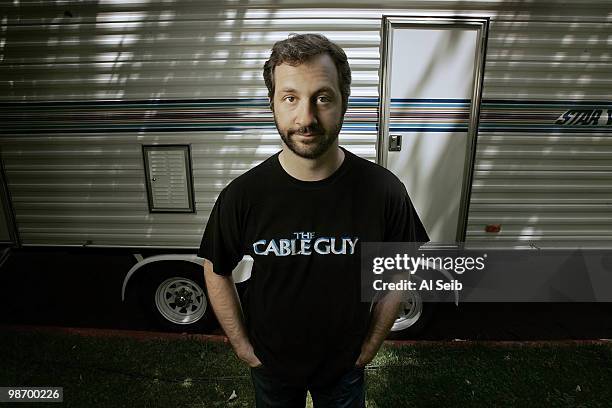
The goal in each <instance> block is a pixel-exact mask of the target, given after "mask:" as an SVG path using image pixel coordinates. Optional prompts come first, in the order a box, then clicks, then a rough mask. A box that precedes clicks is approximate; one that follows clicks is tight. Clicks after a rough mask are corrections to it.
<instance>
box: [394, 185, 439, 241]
mask: <svg viewBox="0 0 612 408" xmlns="http://www.w3.org/2000/svg"><path fill="white" fill-rule="evenodd" d="M387 208H388V210H389V211H388V213H387V217H386V226H385V227H386V228H385V239H384V241H385V242H429V236H428V235H427V231H426V230H425V227H424V226H423V223H422V222H421V219H420V218H419V215H418V214H417V212H416V209H415V208H414V206H413V205H412V201H411V200H410V197H409V196H408V192H407V191H406V187H405V186H404V183H402V182H401V181H399V180H398V185H397V187H396V188H394V191H393V192H392V193H391V195H390V199H389V205H388V206H387Z"/></svg>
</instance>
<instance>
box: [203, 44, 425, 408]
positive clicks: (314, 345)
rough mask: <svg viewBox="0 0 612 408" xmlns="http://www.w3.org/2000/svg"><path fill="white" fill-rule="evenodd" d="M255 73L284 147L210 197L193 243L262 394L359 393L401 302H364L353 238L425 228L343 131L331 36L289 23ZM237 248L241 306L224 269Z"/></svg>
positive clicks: (358, 401)
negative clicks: (293, 31)
mask: <svg viewBox="0 0 612 408" xmlns="http://www.w3.org/2000/svg"><path fill="white" fill-rule="evenodd" d="M264 79H265V82H266V85H267V87H268V91H269V93H268V95H269V100H270V108H271V109H272V112H273V113H274V122H275V124H276V128H277V129H278V133H279V134H280V136H281V139H282V142H283V149H282V151H281V152H279V153H277V154H275V155H273V156H272V157H270V158H268V159H267V160H265V161H264V162H263V163H261V164H260V165H258V166H256V167H255V168H253V169H251V170H250V171H248V172H246V173H245V174H243V175H241V176H240V177H238V178H236V179H235V180H233V181H232V182H231V183H230V184H229V185H228V186H227V187H226V188H225V189H223V191H222V192H221V194H220V195H219V197H218V199H217V202H216V203H215V206H214V208H213V211H212V214H211V216H210V219H209V221H208V224H207V226H206V230H205V232H204V236H203V238H202V244H201V247H200V251H199V256H201V257H202V258H205V261H204V273H205V278H206V285H207V290H208V294H209V297H210V301H211V304H212V306H213V309H214V310H215V313H216V315H217V318H218V320H219V322H220V324H221V326H222V327H223V329H224V331H225V333H226V335H227V337H228V338H229V340H230V342H231V344H232V346H233V348H234V350H235V352H236V354H237V356H238V357H239V358H240V359H242V360H243V361H244V362H245V363H246V364H248V365H249V366H250V367H251V376H252V380H253V384H254V387H255V395H256V401H257V406H258V407H303V406H304V405H305V398H306V392H307V390H310V393H311V396H312V398H313V403H314V405H315V406H329V407H363V406H365V394H364V372H363V369H364V367H365V365H366V364H367V363H369V362H370V361H371V360H372V359H373V358H374V356H375V355H376V353H377V351H378V349H379V348H380V346H381V344H382V342H383V340H384V339H385V337H386V335H387V334H388V331H389V329H390V327H391V326H392V324H393V322H394V320H395V318H396V316H397V310H398V306H399V302H398V301H397V300H396V299H395V298H391V297H390V296H385V297H383V299H382V300H380V301H379V302H377V303H376V305H375V306H374V307H373V308H372V309H371V308H370V306H371V305H370V304H368V303H366V302H360V249H359V248H360V243H361V242H364V241H375V242H380V241H416V242H426V241H428V240H429V238H428V237H427V233H426V232H425V230H424V228H423V225H422V224H421V222H420V220H419V218H418V216H417V214H416V212H415V210H414V208H413V207H412V204H411V202H410V199H409V198H408V195H407V193H406V189H405V187H404V185H403V184H402V183H401V182H400V181H399V180H398V179H397V177H395V176H394V175H393V174H392V173H390V172H389V171H388V170H386V169H384V168H382V167H380V166H378V165H376V164H373V163H371V162H369V161H367V160H365V159H361V158H359V157H357V156H355V155H354V154H352V153H350V152H348V151H347V150H345V149H344V148H341V147H339V145H338V134H339V132H340V129H341V127H342V122H343V118H344V114H345V112H346V109H347V106H348V97H349V94H350V83H351V72H350V68H349V65H348V62H347V58H346V55H345V53H344V51H342V49H341V48H340V47H338V46H337V45H336V44H334V43H332V42H330V41H329V40H328V39H327V38H325V37H323V36H321V35H317V34H304V35H293V36H290V37H289V38H288V39H286V40H283V41H279V42H277V43H276V44H275V45H274V47H273V48H272V54H271V56H270V59H269V60H268V61H267V62H266V64H265V65H264ZM245 254H246V255H250V256H251V257H253V260H254V262H253V269H252V272H251V278H250V280H249V284H248V288H247V289H246V291H245V294H244V296H243V303H244V319H243V314H242V308H241V305H240V302H239V300H238V297H237V294H236V290H235V286H234V283H233V281H232V279H231V272H232V270H233V269H234V267H235V266H236V264H237V263H238V262H239V261H240V260H241V259H242V257H243V255H245ZM371 310H372V312H371V313H370V311H371Z"/></svg>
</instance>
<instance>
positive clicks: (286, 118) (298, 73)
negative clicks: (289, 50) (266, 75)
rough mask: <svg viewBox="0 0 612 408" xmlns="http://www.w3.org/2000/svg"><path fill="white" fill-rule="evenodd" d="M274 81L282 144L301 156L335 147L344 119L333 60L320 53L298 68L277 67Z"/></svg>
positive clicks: (275, 118) (276, 114)
mask: <svg viewBox="0 0 612 408" xmlns="http://www.w3.org/2000/svg"><path fill="white" fill-rule="evenodd" d="M274 81H275V87H274V96H273V101H272V102H273V111H274V123H275V124H276V128H277V129H278V133H279V134H280V136H281V138H282V139H283V142H285V144H286V145H287V147H288V148H289V149H290V150H291V151H292V152H293V153H295V154H296V155H298V156H300V157H304V158H306V159H316V158H318V157H320V156H321V155H322V154H323V153H325V152H326V151H327V150H328V149H329V148H330V147H331V146H332V145H335V142H336V140H337V139H338V133H340V129H341V128H342V121H343V116H344V115H343V112H342V96H341V94H340V87H339V86H338V72H337V70H336V66H335V65H334V62H333V60H332V59H331V57H330V56H329V55H327V54H321V55H318V56H315V57H314V58H313V59H311V60H310V61H307V62H305V63H304V64H300V65H297V66H295V67H294V66H291V65H287V64H281V65H278V66H276V67H275V69H274Z"/></svg>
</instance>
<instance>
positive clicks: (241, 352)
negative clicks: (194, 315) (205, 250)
mask: <svg viewBox="0 0 612 408" xmlns="http://www.w3.org/2000/svg"><path fill="white" fill-rule="evenodd" d="M204 279H205V280H206V288H207V290H208V297H209V299H210V303H211V305H212V307H213V310H214V311H215V315H216V316H217V320H219V323H220V324H221V327H222V328H223V330H224V331H225V335H226V336H227V338H228V339H229V341H230V343H231V344H232V347H233V348H234V351H235V353H236V355H237V356H238V358H240V359H241V360H243V361H244V362H246V363H247V364H248V365H249V366H250V367H257V366H260V365H261V361H259V359H258V358H257V356H256V355H255V353H254V352H253V346H252V345H251V342H250V341H249V337H248V336H247V333H246V328H245V326H244V319H243V315H242V308H241V307H240V300H239V299H238V293H237V292H236V285H235V284H234V280H233V279H232V276H231V275H230V276H227V277H226V276H221V275H218V274H216V273H214V272H213V264H212V263H211V262H210V261H209V260H208V259H205V260H204Z"/></svg>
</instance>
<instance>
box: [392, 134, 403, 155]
mask: <svg viewBox="0 0 612 408" xmlns="http://www.w3.org/2000/svg"><path fill="white" fill-rule="evenodd" d="M400 150H402V135H389V151H390V152H399V151H400Z"/></svg>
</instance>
